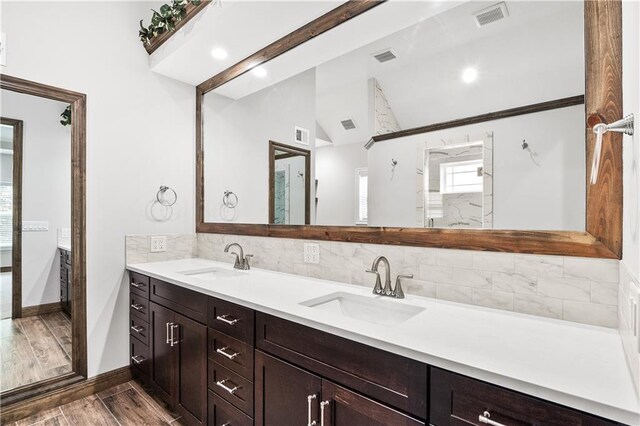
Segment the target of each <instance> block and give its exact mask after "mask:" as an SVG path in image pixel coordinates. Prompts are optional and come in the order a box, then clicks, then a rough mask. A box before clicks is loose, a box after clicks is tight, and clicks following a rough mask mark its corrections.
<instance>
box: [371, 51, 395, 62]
mask: <svg viewBox="0 0 640 426" xmlns="http://www.w3.org/2000/svg"><path fill="white" fill-rule="evenodd" d="M373 57H374V58H376V60H377V61H378V62H380V63H383V62H388V61H390V60H392V59H395V58H396V55H394V54H393V52H392V51H391V50H389V49H387V50H384V51H382V52H378V53H374V54H373Z"/></svg>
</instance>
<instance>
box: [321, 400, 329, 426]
mask: <svg viewBox="0 0 640 426" xmlns="http://www.w3.org/2000/svg"><path fill="white" fill-rule="evenodd" d="M327 405H329V401H322V402H321V403H320V426H324V409H325V408H326V406H327Z"/></svg>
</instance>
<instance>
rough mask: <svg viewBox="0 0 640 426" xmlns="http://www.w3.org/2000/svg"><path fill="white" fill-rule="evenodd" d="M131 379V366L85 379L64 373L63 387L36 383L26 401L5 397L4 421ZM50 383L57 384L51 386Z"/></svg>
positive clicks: (9, 421) (37, 411) (55, 405)
mask: <svg viewBox="0 0 640 426" xmlns="http://www.w3.org/2000/svg"><path fill="white" fill-rule="evenodd" d="M129 380H131V368H130V367H129V366H126V367H122V368H118V369H116V370H111V371H108V372H106V373H102V374H99V375H97V376H95V377H92V378H90V379H87V380H85V379H84V377H81V376H78V375H77V374H69V375H67V376H64V381H63V382H64V384H65V386H64V387H59V386H57V385H58V384H59V383H52V384H47V385H45V384H43V383H42V382H40V383H37V386H36V387H35V389H33V392H32V395H31V396H30V398H28V399H26V400H16V401H14V400H12V399H9V398H5V397H3V398H2V413H1V414H0V415H1V417H0V419H1V422H2V424H8V423H11V422H15V421H17V420H20V419H23V418H25V417H29V416H32V415H34V414H37V413H39V412H41V411H44V410H47V409H51V408H55V407H57V406H59V405H63V404H67V403H69V402H73V401H76V400H78V399H81V398H84V397H86V396H89V395H93V394H95V393H98V392H101V391H103V390H105V389H109V388H111V387H113V386H117V385H119V384H122V383H126V382H128V381H129ZM51 385H54V386H57V387H52V386H51Z"/></svg>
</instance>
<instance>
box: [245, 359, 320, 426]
mask: <svg viewBox="0 0 640 426" xmlns="http://www.w3.org/2000/svg"><path fill="white" fill-rule="evenodd" d="M255 366H256V371H255V374H256V383H255V386H256V388H255V408H256V411H255V421H256V422H255V424H256V426H282V425H306V424H309V423H310V422H309V411H310V412H311V416H310V417H311V421H316V422H317V423H319V421H318V420H319V417H318V415H319V398H320V392H321V390H322V380H321V379H320V378H319V377H318V376H314V375H313V374H311V373H308V372H306V371H304V370H301V369H299V368H297V367H294V366H293V365H291V364H288V363H286V362H284V361H280V360H279V359H277V358H274V357H272V356H269V355H266V354H265V353H263V352H260V351H256V353H255ZM308 396H312V397H313V399H311V400H310V402H309V400H308ZM309 405H310V406H311V409H310V410H309V408H308V407H309Z"/></svg>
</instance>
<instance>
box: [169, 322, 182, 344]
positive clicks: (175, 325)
mask: <svg viewBox="0 0 640 426" xmlns="http://www.w3.org/2000/svg"><path fill="white" fill-rule="evenodd" d="M179 327H180V325H178V324H173V323H171V343H170V346H172V347H173V346H175V345H177V344H178V343H180V341H179V340H176V339H175V337H174V335H173V330H178V329H179Z"/></svg>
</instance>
